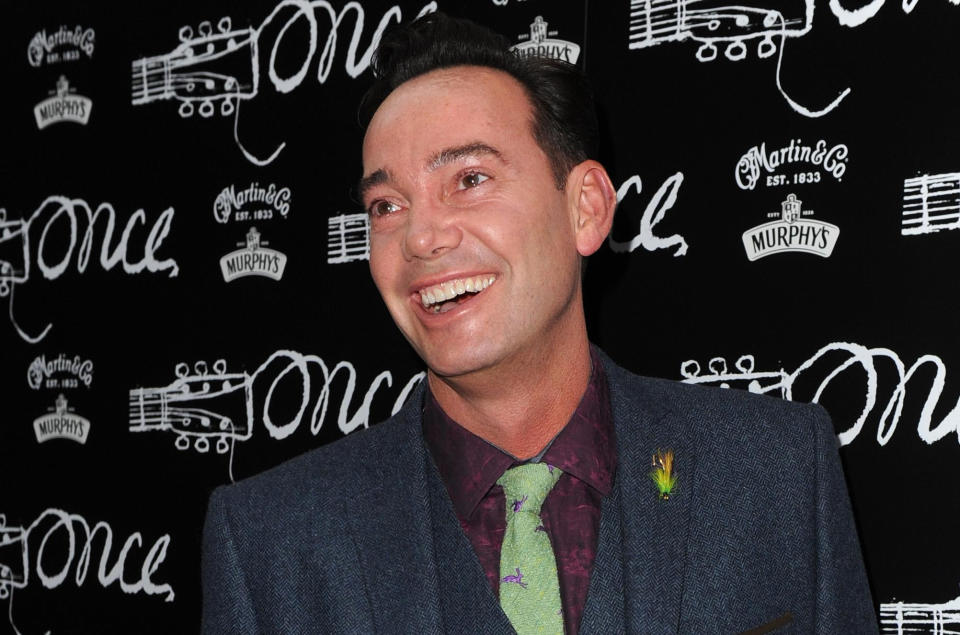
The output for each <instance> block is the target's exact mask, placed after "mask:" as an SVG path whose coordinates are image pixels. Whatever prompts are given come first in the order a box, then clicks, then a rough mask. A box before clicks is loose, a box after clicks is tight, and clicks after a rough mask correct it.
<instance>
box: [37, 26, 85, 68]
mask: <svg viewBox="0 0 960 635" xmlns="http://www.w3.org/2000/svg"><path fill="white" fill-rule="evenodd" d="M94 38H96V34H95V33H94V31H93V29H83V28H81V27H80V25H79V24H78V25H77V26H76V27H75V28H74V29H73V30H72V31H71V30H69V29H67V27H66V26H65V25H62V26H61V27H60V28H59V29H57V30H56V31H54V32H53V33H51V34H50V35H47V30H46V29H43V30H42V31H38V32H37V34H36V35H34V36H33V39H32V40H30V44H29V45H28V46H27V61H28V62H30V66H40V64H42V63H43V58H44V57H46V58H47V64H53V63H55V62H72V61H75V60H78V59H80V53H81V52H83V53H85V54H86V56H87V57H93V45H94ZM54 49H66V50H54Z"/></svg>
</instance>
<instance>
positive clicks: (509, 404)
mask: <svg viewBox="0 0 960 635" xmlns="http://www.w3.org/2000/svg"><path fill="white" fill-rule="evenodd" d="M578 327H579V328H578V329H577V331H578V333H577V334H576V336H574V337H569V338H567V337H560V338H557V339H558V340H559V341H558V342H545V343H543V345H541V346H539V347H538V348H537V350H536V351H533V352H531V353H528V354H518V355H516V356H514V357H513V358H512V359H510V360H507V361H504V362H503V363H501V364H498V365H497V366H496V367H494V368H490V369H486V370H485V371H484V372H482V373H476V374H471V376H469V377H453V378H451V377H441V376H439V375H436V374H435V373H433V371H428V372H427V380H428V382H429V385H430V390H431V391H432V392H433V396H434V398H435V399H436V400H437V403H439V404H440V406H441V407H442V408H443V410H444V412H446V413H447V414H448V415H449V416H450V417H451V418H453V419H454V421H456V422H457V423H459V424H460V425H461V426H463V427H464V428H466V429H467V430H469V431H470V432H472V433H473V434H475V435H477V436H478V437H480V438H482V439H484V440H486V441H488V442H490V443H492V444H494V445H496V446H497V447H499V448H501V449H502V450H504V451H506V452H509V453H510V454H512V455H513V456H515V457H517V458H519V459H526V458H530V457H532V456H536V454H537V453H538V452H540V450H542V449H543V448H544V447H545V446H546V445H547V443H549V442H550V441H551V440H552V439H553V438H554V437H555V436H557V433H559V432H560V430H562V429H563V427H564V426H565V425H566V424H567V422H568V421H569V420H570V417H571V416H573V413H574V412H575V411H576V409H577V406H578V405H579V403H580V400H581V399H582V397H583V394H584V392H585V391H586V389H587V384H588V383H589V381H590V368H591V363H590V344H589V342H588V341H587V333H586V326H585V325H584V324H583V323H582V322H581V323H580V324H579V325H578ZM561 343H562V345H560V344H561Z"/></svg>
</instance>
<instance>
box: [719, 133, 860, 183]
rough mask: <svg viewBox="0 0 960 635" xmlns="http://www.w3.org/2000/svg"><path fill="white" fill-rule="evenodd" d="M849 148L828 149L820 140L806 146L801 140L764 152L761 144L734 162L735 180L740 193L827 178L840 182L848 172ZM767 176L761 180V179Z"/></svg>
mask: <svg viewBox="0 0 960 635" xmlns="http://www.w3.org/2000/svg"><path fill="white" fill-rule="evenodd" d="M849 154H850V150H849V148H847V146H846V145H844V144H842V143H838V144H836V145H834V146H830V147H827V142H826V141H824V140H823V139H821V140H819V141H817V142H816V143H815V144H813V145H806V144H804V143H803V140H802V139H791V140H790V143H789V144H788V145H785V146H781V147H779V148H773V149H772V150H767V144H766V143H761V144H760V145H759V146H753V147H752V148H750V149H749V150H747V151H746V152H745V153H744V155H743V156H742V157H740V160H739V161H737V168H736V172H735V177H736V179H737V185H738V186H739V187H740V189H741V190H752V189H754V188H755V187H756V186H757V183H761V184H764V185H766V186H767V187H777V186H792V185H804V184H806V183H820V182H821V181H823V180H825V179H826V177H828V176H829V177H832V178H834V179H836V180H837V181H839V180H840V179H841V178H843V174H844V172H846V171H847V157H848V155H849ZM764 175H765V176H766V178H765V179H762V180H761V176H764Z"/></svg>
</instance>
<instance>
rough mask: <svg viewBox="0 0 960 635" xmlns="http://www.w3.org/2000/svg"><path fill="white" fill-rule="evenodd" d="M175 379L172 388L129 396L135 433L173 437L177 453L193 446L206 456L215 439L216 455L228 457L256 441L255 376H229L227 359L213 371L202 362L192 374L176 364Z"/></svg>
mask: <svg viewBox="0 0 960 635" xmlns="http://www.w3.org/2000/svg"><path fill="white" fill-rule="evenodd" d="M175 374H176V376H177V378H176V379H175V380H174V381H173V382H172V383H170V384H169V385H167V386H164V387H161V388H134V389H133V390H131V391H130V431H131V432H148V431H157V430H162V431H169V432H173V433H174V434H175V435H176V440H175V441H174V445H175V446H176V448H177V449H178V450H188V449H190V448H191V447H192V448H193V449H194V450H195V451H197V452H199V453H201V454H204V453H207V452H209V451H210V442H211V440H212V441H214V449H215V451H216V452H217V454H226V453H227V452H228V451H229V450H230V449H231V447H232V444H233V443H234V442H236V441H246V440H247V439H249V438H250V437H251V435H252V430H253V402H252V399H251V396H250V382H251V380H250V375H248V374H247V373H228V372H227V363H226V361H224V360H222V359H220V360H217V361H215V362H214V363H213V369H212V372H211V371H210V370H209V369H208V367H207V364H206V362H202V361H201V362H197V363H196V364H194V367H193V369H191V368H190V367H189V366H188V365H187V364H184V363H180V364H177V366H176V369H175ZM224 412H229V413H231V414H223V413H224Z"/></svg>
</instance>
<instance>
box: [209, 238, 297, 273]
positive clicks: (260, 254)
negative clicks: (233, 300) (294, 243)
mask: <svg viewBox="0 0 960 635" xmlns="http://www.w3.org/2000/svg"><path fill="white" fill-rule="evenodd" d="M267 244H269V243H267V242H266V241H261V240H260V232H258V231H257V228H256V227H251V228H250V231H248V232H247V240H246V244H244V243H237V246H238V247H242V249H238V250H236V251H232V252H230V253H229V254H227V255H226V256H224V257H223V258H221V259H220V271H221V272H222V273H223V279H224V280H225V281H226V282H232V281H234V280H236V279H237V278H244V277H246V276H263V277H265V278H270V279H271V280H279V279H280V278H282V277H283V270H284V269H285V268H286V266H287V256H286V254H283V253H280V252H279V251H277V250H276V249H267V248H266V247H264V245H267Z"/></svg>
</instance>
